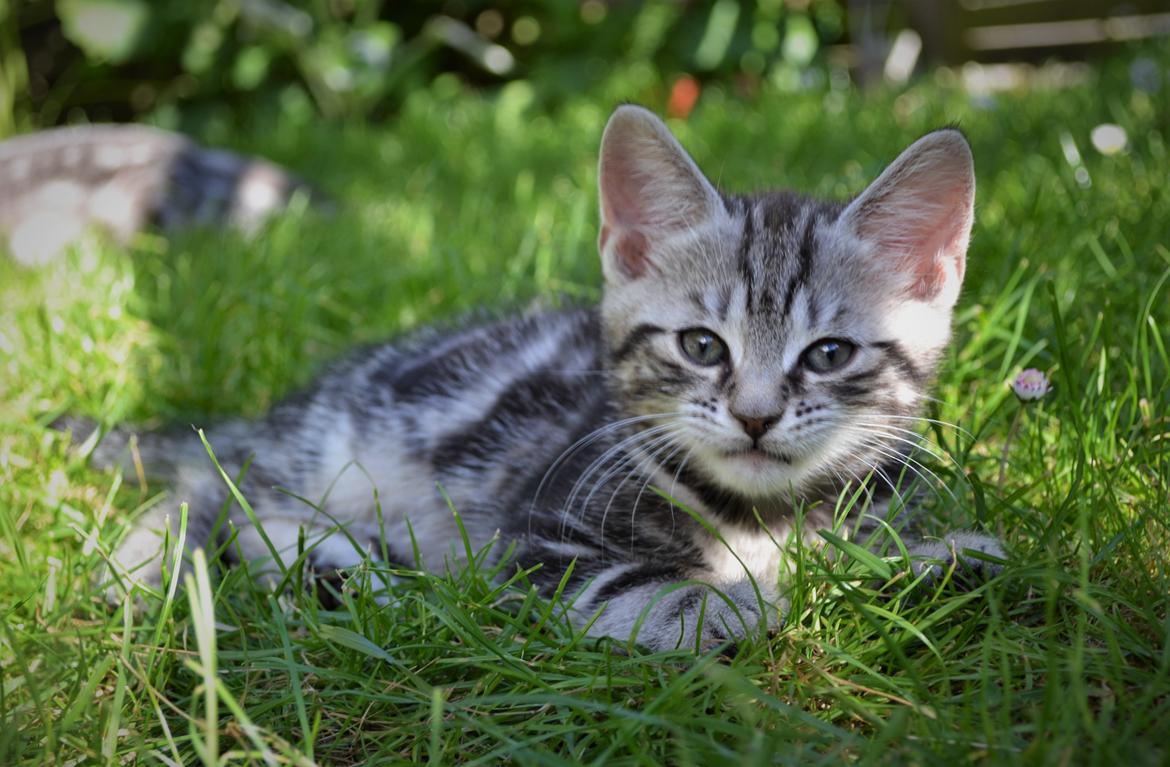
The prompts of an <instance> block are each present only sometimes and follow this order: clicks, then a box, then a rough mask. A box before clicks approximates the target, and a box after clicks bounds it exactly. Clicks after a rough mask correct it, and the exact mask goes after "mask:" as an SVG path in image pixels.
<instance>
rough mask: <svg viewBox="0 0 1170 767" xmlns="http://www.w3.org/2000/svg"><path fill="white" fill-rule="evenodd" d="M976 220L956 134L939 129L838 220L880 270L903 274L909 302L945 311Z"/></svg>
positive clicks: (967, 162)
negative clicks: (868, 248)
mask: <svg viewBox="0 0 1170 767" xmlns="http://www.w3.org/2000/svg"><path fill="white" fill-rule="evenodd" d="M974 218H975V169H974V164H973V161H972V158H971V148H970V147H969V146H968V144H967V140H966V139H965V138H963V134H961V133H959V132H958V131H957V130H953V129H945V130H939V131H935V132H933V133H929V134H927V135H925V136H923V137H922V138H920V139H918V141H915V142H914V143H913V144H911V145H910V147H909V148H908V149H906V151H904V152H902V154H900V155H899V156H898V159H896V160H894V162H893V163H892V164H891V165H890V166H889V167H888V168H886V170H885V171H884V172H883V173H882V174H881V175H880V176H879V177H878V178H877V180H876V181H874V182H873V183H872V184H870V186H869V188H868V189H866V190H865V191H864V192H862V194H861V196H860V197H858V198H857V199H856V200H854V201H853V202H852V203H851V204H850V205H849V207H848V208H846V209H845V212H844V213H843V214H842V217H841V221H842V223H843V224H844V225H845V226H846V227H847V228H848V229H849V230H850V231H851V233H852V234H853V235H854V236H856V237H858V238H859V239H861V240H863V241H865V242H868V243H870V244H871V245H872V246H873V249H874V250H873V253H874V257H876V258H877V259H879V260H880V261H881V262H882V264H883V268H888V269H893V270H895V272H896V273H898V274H901V275H902V276H904V277H905V278H906V279H905V283H906V292H907V295H908V297H910V298H913V299H916V300H919V301H927V302H932V303H941V304H946V305H948V306H950V305H952V304H954V302H955V300H956V299H957V298H958V294H959V286H960V284H961V283H962V280H963V271H964V267H965V265H966V258H967V243H968V242H969V241H970V239H971V225H972V223H973V222H974Z"/></svg>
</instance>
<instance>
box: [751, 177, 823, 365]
mask: <svg viewBox="0 0 1170 767" xmlns="http://www.w3.org/2000/svg"><path fill="white" fill-rule="evenodd" d="M733 204H734V206H735V208H734V210H735V212H736V214H737V216H738V217H739V218H740V224H741V227H742V228H741V233H740V240H739V247H738V249H737V253H736V271H737V278H738V279H737V281H738V283H739V291H737V292H738V293H740V295H741V296H742V298H741V299H740V301H739V302H738V303H740V304H741V306H742V311H743V312H744V315H745V316H744V319H745V325H746V328H745V335H746V336H747V340H748V342H749V345H750V346H752V347H755V348H756V349H760V350H762V349H777V350H779V348H781V347H782V346H783V344H782V343H778V341H782V340H783V339H784V338H786V337H788V336H789V335H791V334H792V332H793V331H794V330H799V329H803V328H808V327H810V326H815V325H816V324H817V323H818V322H819V320H820V318H819V317H818V316H817V314H818V313H819V311H818V309H819V307H818V303H819V302H818V301H817V300H816V297H815V295H814V292H815V288H816V285H815V284H814V282H813V280H812V276H813V272H814V268H815V262H816V258H817V238H818V231H819V230H820V228H821V227H822V226H824V225H825V224H827V223H830V222H832V221H833V220H834V219H835V218H836V216H837V215H838V214H839V212H840V207H839V206H834V205H826V204H825V203H823V202H818V201H813V200H807V199H804V198H801V197H797V196H795V195H791V194H773V195H767V196H763V197H756V198H736V200H735V202H734V203H733Z"/></svg>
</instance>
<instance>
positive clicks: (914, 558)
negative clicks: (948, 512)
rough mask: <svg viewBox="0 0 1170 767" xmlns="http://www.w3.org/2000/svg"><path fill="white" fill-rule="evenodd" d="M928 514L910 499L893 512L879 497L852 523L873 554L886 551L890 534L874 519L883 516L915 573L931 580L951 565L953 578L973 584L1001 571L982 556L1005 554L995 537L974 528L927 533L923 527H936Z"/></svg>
mask: <svg viewBox="0 0 1170 767" xmlns="http://www.w3.org/2000/svg"><path fill="white" fill-rule="evenodd" d="M927 514H928V512H927V511H926V510H925V509H923V508H922V507H921V506H918V505H915V504H913V503H910V504H907V505H906V506H905V507H904V508H903V509H902V510H901V511H900V512H899V513H895V512H894V511H893V509H892V508H891V505H890V502H889V501H878V502H875V503H874V505H873V506H870V507H868V509H867V513H866V515H865V516H863V517H861V519H860V521H859V522H858V524H857V526H856V527H855V533H856V534H857V536H858V539H859V540H860V541H861V542H862V543H863V544H865V545H866V546H867V547H868V548H870V549H871V550H872V551H873V552H874V553H875V554H879V555H889V554H890V546H889V545H888V541H889V538H888V536H887V534H886V533H885V532H884V527H885V526H884V525H882V524H881V523H880V522H878V521H877V520H878V518H884V519H885V520H886V522H887V523H888V524H889V526H890V527H892V528H893V530H894V532H895V533H897V535H898V536H899V537H900V538H901V540H902V543H903V545H904V546H905V547H906V551H907V553H908V554H909V555H910V560H911V569H912V570H913V572H914V575H916V576H917V575H922V574H923V573H924V572H926V573H928V576H927V580H930V581H935V580H938V579H940V578H942V577H943V575H944V574H945V573H946V571H947V570H949V569H951V568H954V571H955V578H954V580H953V582H954V583H955V584H956V585H959V586H964V587H969V588H974V587H975V586H978V585H979V584H980V583H983V582H984V581H987V580H990V579H991V578H994V577H995V576H996V575H999V574H1000V573H1001V572H1002V571H1003V565H1002V564H1000V563H998V562H990V561H988V560H987V559H983V558H981V557H984V556H985V557H991V558H994V559H999V560H1006V559H1007V558H1008V555H1007V551H1006V549H1004V547H1003V544H1002V543H1001V542H1000V541H999V539H998V538H996V537H995V536H992V535H987V534H986V533H980V532H975V531H973V530H958V531H950V532H948V533H946V534H945V535H942V536H937V537H936V536H930V535H926V534H924V532H923V530H924V528H925V529H929V528H931V527H933V528H935V529H938V527H937V523H935V524H931V521H930V520H929V519H925V517H926V516H927ZM944 529H945V528H944Z"/></svg>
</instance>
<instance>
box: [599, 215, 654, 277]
mask: <svg viewBox="0 0 1170 767" xmlns="http://www.w3.org/2000/svg"><path fill="white" fill-rule="evenodd" d="M610 234H611V233H610V228H609V227H608V226H603V227H601V239H600V242H599V245H600V247H601V250H605V246H606V244H607V243H608V242H609V239H610ZM649 250H650V241H649V240H647V239H646V235H644V234H642V233H641V232H640V231H638V230H637V229H627V230H625V231H620V232H618V233H617V235H616V239H615V240H614V243H613V255H614V258H615V260H616V261H617V265H618V267H619V268H620V269H621V270H622V273H623V274H624V275H625V276H626V277H629V278H630V279H634V278H637V277H641V276H642V275H643V274H645V273H646V272H647V271H649V270H650V259H649V257H648V255H647V254H648V252H649Z"/></svg>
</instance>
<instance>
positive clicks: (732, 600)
mask: <svg viewBox="0 0 1170 767" xmlns="http://www.w3.org/2000/svg"><path fill="white" fill-rule="evenodd" d="M692 599H693V600H694V602H695V603H694V604H689V605H688V604H684V605H683V606H682V610H681V612H682V614H683V616H684V620H693V621H694V625H696V626H698V632H697V646H698V648H699V649H700V650H702V651H706V650H711V649H713V648H715V647H718V646H721V645H727V644H729V643H730V644H731V645H732V647H734V646H735V645H737V644H739V643H740V642H743V641H745V640H748V639H750V638H751V637H756V638H758V637H760V636H761V635H762V633H763V630H764V629H765V628H771V627H774V626H775V625H777V624H778V623H779V615H780V612H779V610H778V609H777V608H776V607H775V606H774V605H773V604H771V602H769V601H767V599H766V597H764V596H763V595H761V594H760V593H759V592H757V590H756V588H755V587H753V586H752V584H751V583H750V582H742V583H736V584H734V585H732V586H730V587H725V588H723V589H721V590H720V591H719V592H718V593H716V592H714V591H711V590H704V591H702V592H699V593H696V594H694V595H692ZM687 613H690V615H689V616H688V615H687Z"/></svg>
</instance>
